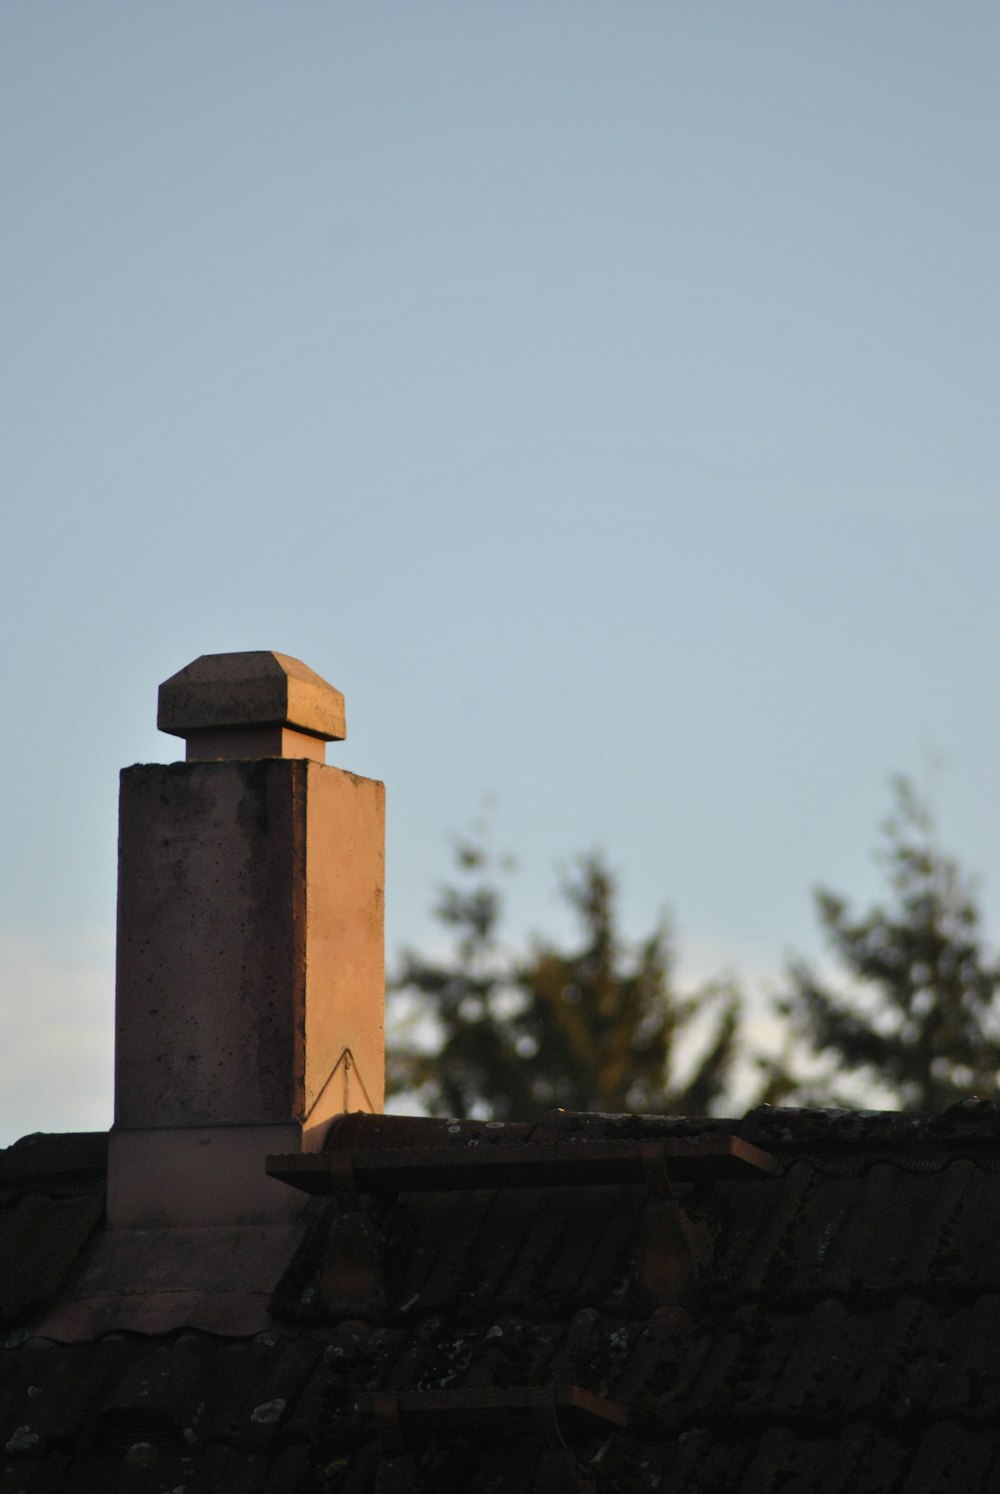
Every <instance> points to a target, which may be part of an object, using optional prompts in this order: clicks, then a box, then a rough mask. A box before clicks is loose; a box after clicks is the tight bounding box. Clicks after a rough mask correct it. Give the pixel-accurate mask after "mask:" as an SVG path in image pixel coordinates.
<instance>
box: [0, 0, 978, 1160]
mask: <svg viewBox="0 0 1000 1494" xmlns="http://www.w3.org/2000/svg"><path fill="white" fill-rule="evenodd" d="M998 64H1000V9H998V8H997V6H996V5H995V4H993V3H977V0H963V3H962V4H957V5H956V4H947V3H944V0H939V3H934V4H927V3H923V0H906V3H901V0H900V3H874V4H873V3H871V0H865V3H863V4H861V3H849V0H848V3H838V4H837V5H829V4H823V3H820V0H787V3H773V0H772V3H767V0H762V3H758V4H754V5H745V4H742V3H736V0H729V3H722V0H719V3H704V0H698V3H693V0H692V3H671V0H648V3H643V0H631V3H629V4H628V5H619V4H613V3H612V0H601V3H594V0H572V3H562V0H545V3H543V4H538V3H537V0H530V3H529V0H505V3H504V4H502V5H500V4H497V5H490V6H486V5H470V4H468V3H467V0H465V3H457V0H456V3H449V4H441V3H434V0H422V3H419V4H413V3H410V0H405V3H404V0H396V3H378V0H371V3H365V4H361V3H356V0H354V3H344V0H296V3H295V4H294V5H277V4H273V3H266V4H265V3H259V0H256V3H255V0H239V3H235V0H213V3H212V4H210V5H206V4H203V3H200V0H199V3H193V0H172V3H171V4H169V5H166V4H160V3H153V0H121V3H106V0H88V3H87V4H86V5H79V4H75V3H70V0H65V3H60V4H57V3H49V0H30V3H28V0H7V3H6V4H4V5H3V6H2V7H0V189H2V201H3V205H4V206H3V215H2V227H0V256H2V275H0V304H2V338H0V422H2V443H0V445H2V451H3V472H4V494H5V497H4V502H3V524H2V541H0V565H2V585H0V617H2V624H3V636H4V639H5V643H6V649H7V653H6V661H5V668H4V695H5V700H6V706H5V709H4V712H3V719H4V723H5V761H4V770H3V773H2V775H0V813H2V823H3V827H4V829H3V835H2V837H0V1004H2V1012H3V1022H4V1043H3V1044H2V1045H0V1046H2V1049H3V1053H2V1056H0V1141H3V1140H9V1139H11V1138H12V1137H13V1136H16V1135H18V1134H20V1133H21V1132H24V1131H29V1130H34V1129H58V1128H60V1127H73V1126H83V1125H106V1124H108V1122H109V1120H110V1103H111V1089H110V1083H111V1080H110V1051H111V1022H112V983H113V938H114V876H115V834H116V825H115V816H116V796H117V772H118V768H119V767H120V766H121V765H123V764H126V763H130V762H133V761H137V760H140V761H141V760H155V759H161V760H162V759H167V760H169V759H170V758H171V757H173V756H175V755H176V744H175V743H174V740H173V739H170V738H165V737H160V736H158V734H157V733H156V731H155V700H156V686H157V685H158V683H159V682H160V680H162V679H164V678H165V677H166V676H167V675H169V674H171V673H173V672H174V671H175V670H176V669H178V668H179V667H181V666H182V665H183V664H185V663H187V662H188V661H189V660H190V659H192V658H194V657H195V656H196V655H198V654H200V653H205V652H216V651H220V650H226V649H246V648H275V649H279V650H282V651H284V652H287V653H291V654H294V655H297V656H298V657H300V658H302V659H304V660H305V661H306V662H307V663H308V664H310V665H311V666H312V667H313V668H314V669H316V670H318V671H319V672H320V673H321V674H323V675H325V676H326V677H327V678H328V679H330V680H331V682H332V683H334V684H335V685H337V686H338V687H339V688H340V689H342V690H343V691H344V692H345V694H346V697H347V705H348V724H349V732H350V736H349V740H348V742H347V743H346V744H344V746H343V748H341V749H338V750H337V752H335V753H331V754H330V760H331V761H335V762H337V763H340V764H342V765H344V766H347V767H350V768H352V769H353V770H355V771H357V772H362V773H367V774H370V775H372V776H376V777H381V778H384V779H385V780H386V782H387V786H388V792H389V817H390V832H389V889H388V943H389V948H390V951H392V950H394V949H396V948H398V947H399V945H400V944H401V943H403V942H410V943H416V944H421V943H427V941H429V940H430V939H432V938H434V937H435V934H434V929H433V925H432V923H431V922H430V920H429V918H428V907H429V904H430V902H431V900H432V896H433V890H434V886H435V883H436V882H437V880H438V879H439V877H440V876H442V875H443V874H444V873H445V872H446V870H447V867H448V833H449V831H451V830H453V829H459V828H461V827H462V826H463V825H465V824H466V823H467V822H468V821H469V820H470V819H471V818H473V817H475V816H476V814H477V813H478V812H479V809H480V807H481V804H482V801H483V797H484V795H486V794H494V795H495V796H496V798H497V801H498V802H497V808H496V810H495V812H494V816H493V819H494V826H495V837H496V840H497V841H498V843H499V844H500V845H502V846H504V847H507V848H509V849H511V850H512V851H514V852H515V854H516V855H517V857H518V859H519V862H520V866H521V870H520V873H519V876H518V878H517V879H516V882H515V886H514V892H513V899H512V906H511V921H510V932H511V935H512V936H516V935H518V934H519V933H523V932H525V931H527V930H528V929H530V928H531V927H535V928H540V929H545V930H553V929H558V928H560V927H562V926H563V925H562V922H561V920H562V918H563V915H562V913H561V912H560V909H559V905H558V902H557V901H556V900H555V898H554V887H555V881H556V878H555V872H554V868H555V867H556V866H557V865H558V864H560V863H561V864H563V865H565V864H566V863H567V862H568V861H569V860H570V859H571V857H572V856H573V854H574V853H575V852H578V851H582V850H585V849H587V848H589V847H592V846H597V845H599V846H603V847H604V848H605V850H606V851H607V853H608V855H609V856H610V859H611V861H612V863H613V864H614V865H615V866H616V867H617V868H618V869H619V871H620V873H621V878H622V886H623V896H624V908H625V915H626V923H627V925H628V927H629V928H630V929H631V930H632V931H633V932H635V933H638V932H641V931H644V930H645V928H646V927H648V925H649V924H650V923H651V922H652V920H653V918H654V917H655V916H656V914H657V912H658V910H659V909H660V908H661V907H663V906H664V905H667V906H669V907H670V908H671V909H672V911H673V914H674V917H675V921H676V924H677V927H678V934H679V941H680V956H681V958H680V970H681V975H682V977H683V976H684V974H685V972H686V971H687V972H688V973H689V974H690V976H691V978H692V979H693V978H694V977H695V976H696V975H697V974H700V973H704V972H705V971H706V970H707V969H708V968H709V967H711V966H712V965H714V964H730V965H733V966H735V967H736V968H737V969H740V968H743V969H745V970H748V971H750V972H751V973H752V975H753V977H754V978H755V979H757V978H759V977H760V976H761V975H763V974H766V972H767V971H768V970H771V969H774V970H778V969H779V968H780V966H781V962H782V959H783V956H784V954H785V952H786V951H787V950H788V949H789V948H790V947H793V946H795V947H798V948H800V949H804V950H806V951H809V952H814V951H816V950H817V949H818V942H817V935H816V932H815V925H814V922H813V918H812V912H811V903H810V896H809V889H810V887H811V886H812V885H813V884H814V883H816V882H817V881H825V882H827V883H828V884H830V885H832V886H834V887H837V888H840V889H842V890H845V891H848V892H855V893H856V894H857V895H858V896H859V897H864V896H868V895H870V894H871V893H872V891H873V890H874V888H875V886H876V874H875V872H874V870H873V868H872V865H871V861H870V851H871V848H872V845H873V842H874V839H875V830H876V826H877V823H878V821H879V819H880V818H881V817H882V815H883V813H884V812H885V810H886V809H887V807H888V802H889V800H888V790H887V786H886V785H887V779H888V777H889V775H890V774H892V773H893V772H896V771H903V772H909V773H910V774H912V775H913V776H914V777H915V778H916V779H917V781H918V783H919V784H921V786H923V787H924V788H925V789H928V788H929V789H930V791H931V792H932V794H933V797H934V802H935V804H936V807H937V810H938V815H939V820H940V823H941V832H942V839H943V840H944V842H945V843H946V844H947V845H948V846H949V847H951V848H952V849H954V850H955V851H956V852H957V853H958V854H959V856H960V857H961V859H962V860H963V862H964V863H965V864H966V865H967V866H968V867H969V868H970V870H972V871H975V872H977V873H978V874H980V875H981V877H982V879H983V883H982V899H983V903H984V906H985V908H986V911H987V922H988V925H989V926H990V927H991V929H992V931H993V932H994V934H996V933H997V930H998V926H1000V918H998V916H997V894H998V888H1000V803H998V796H997V791H996V784H997V766H996V765H997V760H998V753H1000V680H998V668H997V665H998V651H997V632H998V623H1000V601H998V596H1000V587H998V583H997V556H998V540H1000V422H998V420H997V411H998V403H1000V402H998V394H1000V388H998V384H1000V380H998V370H1000V336H998V332H1000V317H998V309H1000V306H998V303H1000V291H998V283H1000V278H998V275H997V269H996V266H997V263H998V257H1000V232H998V230H1000V209H998V194H997V176H998V165H1000V90H998V88H997V76H998ZM939 760H940V762H941V764H942V765H941V766H939V767H936V768H933V769H932V768H931V767H929V764H933V763H935V762H938V761H939Z"/></svg>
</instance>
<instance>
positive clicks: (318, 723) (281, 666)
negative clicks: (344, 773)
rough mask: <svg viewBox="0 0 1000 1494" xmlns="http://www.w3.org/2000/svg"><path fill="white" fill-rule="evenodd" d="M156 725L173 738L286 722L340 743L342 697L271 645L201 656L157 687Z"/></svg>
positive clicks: (307, 732)
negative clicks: (235, 652)
mask: <svg viewBox="0 0 1000 1494" xmlns="http://www.w3.org/2000/svg"><path fill="white" fill-rule="evenodd" d="M156 724H157V726H158V727H159V729H160V731H164V732H169V733H170V734H171V735H172V736H175V737H189V736H193V735H196V734H198V733H199V732H211V731H219V730H226V729H231V728H239V727H255V726H285V727H289V728H291V729H292V730H294V731H299V732H305V733H306V734H307V735H309V736H312V737H319V738H320V739H321V740H322V741H324V742H331V741H333V742H341V741H343V739H344V737H345V736H346V735H347V727H346V725H345V720H344V697H343V695H341V693H340V691H339V690H335V689H334V688H333V686H332V685H328V684H327V682H326V680H324V679H321V677H320V676H319V675H318V674H316V672H315V671H314V670H312V669H310V668H309V666H308V665H307V664H303V663H302V662H301V660H299V659H293V658H291V656H290V655H289V654H279V653H275V652H274V651H273V650H272V649H256V650H253V651H251V652H249V653H241V654H202V655H201V657H200V658H197V659H195V660H194V661H193V663H191V664H187V665H186V666H185V667H184V668H183V669H179V670H178V671H177V673H176V674H172V675H171V676H170V678H169V679H168V680H164V682H163V684H162V685H161V686H160V693H159V708H158V710H157V714H156Z"/></svg>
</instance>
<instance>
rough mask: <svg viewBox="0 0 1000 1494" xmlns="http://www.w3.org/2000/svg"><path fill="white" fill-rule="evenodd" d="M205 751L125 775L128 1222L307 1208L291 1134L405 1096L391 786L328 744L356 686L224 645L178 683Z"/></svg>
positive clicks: (172, 683)
mask: <svg viewBox="0 0 1000 1494" xmlns="http://www.w3.org/2000/svg"><path fill="white" fill-rule="evenodd" d="M158 725H159V727H160V729H161V730H163V731H166V732H171V733H173V734H174V735H177V736H182V737H184V738H185V740H186V742H187V760H186V761H185V762H176V763H170V764H168V765H159V764H149V765H137V766H135V767H132V768H125V769H124V770H123V772H122V775H121V800H120V820H119V870H118V965H117V1004H116V1054H115V1124H114V1129H113V1131H112V1134H111V1149H110V1157H109V1177H108V1220H109V1224H110V1226H111V1227H112V1228H124V1229H127V1228H144V1227H154V1226H160V1227H170V1226H178V1227H180V1226H198V1225H233V1224H268V1223H280V1222H287V1221H288V1220H289V1219H290V1218H292V1217H294V1215H295V1213H296V1212H297V1210H298V1208H299V1207H300V1205H299V1203H298V1202H297V1200H296V1198H295V1196H294V1193H293V1190H291V1189H288V1188H285V1187H284V1186H283V1185H282V1184H280V1183H276V1182H274V1181H272V1180H271V1179H269V1178H268V1177H267V1176H266V1175H265V1173H264V1157H265V1154H267V1153H269V1152H282V1151H299V1150H303V1151H311V1150H317V1149H319V1147H320V1146H321V1145H322V1142H323V1137H324V1134H325V1130H326V1126H327V1124H328V1122H329V1121H330V1119H331V1118H332V1117H333V1116H334V1115H337V1114H340V1113H342V1112H344V1111H348V1110H370V1111H380V1110H381V1109H382V1103H383V1086H384V1047H383V1025H382V1017H383V1003H384V960H383V886H384V873H385V852H384V844H385V790H384V786H383V785H382V784H381V783H378V782H375V781H374V780H372V779H367V778H358V777H356V776H355V775H354V774H352V773H345V772H342V771H340V770H339V769H337V768H332V767H326V766H325V764H324V761H323V759H324V755H325V743H326V742H327V741H329V740H340V739H342V738H343V737H344V735H345V728H344V702H343V697H342V696H341V695H340V693H339V692H338V691H336V690H334V689H333V688H332V686H330V685H328V684H326V682H325V681H324V680H321V679H320V677H319V676H318V675H316V674H314V673H313V672H312V670H310V669H307V668H306V666H305V665H304V664H301V663H299V661H298V660H296V659H291V658H289V657H288V656H287V655H284V654H276V653H270V652H258V653H244V654H207V655H203V656H202V657H201V658H200V659H196V660H195V662H194V663H193V664H190V665H188V667H187V668H186V669H182V670H181V671H180V673H179V674H176V675H174V676H173V677H172V678H171V679H169V680H167V681H166V682H165V684H163V685H162V686H161V687H160V702H159V715H158Z"/></svg>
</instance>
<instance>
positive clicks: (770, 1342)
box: [0, 1102, 1000, 1494]
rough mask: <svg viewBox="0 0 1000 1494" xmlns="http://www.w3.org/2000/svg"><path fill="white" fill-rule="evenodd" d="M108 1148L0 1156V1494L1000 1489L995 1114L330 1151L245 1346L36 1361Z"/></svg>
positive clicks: (105, 1322)
mask: <svg viewBox="0 0 1000 1494" xmlns="http://www.w3.org/2000/svg"><path fill="white" fill-rule="evenodd" d="M105 1140H106V1138H104V1137H102V1136H98V1135H86V1136H66V1137H53V1136H37V1137H28V1138H25V1139H24V1140H23V1141H21V1142H19V1143H17V1144H16V1145H15V1146H14V1147H11V1148H10V1149H9V1150H8V1151H6V1152H5V1153H2V1154H0V1266H2V1269H0V1315H2V1319H3V1326H2V1335H0V1342H5V1345H6V1347H5V1349H4V1351H3V1352H0V1447H5V1449H6V1450H5V1453H4V1455H3V1457H2V1458H0V1494H15V1491H17V1490H23V1491H25V1494H41V1491H48V1490H59V1491H60V1494H84V1491H87V1494H89V1491H92V1490H93V1489H95V1488H100V1489H101V1490H102V1491H103V1490H108V1491H117V1490H122V1491H125V1490H128V1491H130V1494H131V1491H139V1494H142V1491H146V1490H149V1491H153V1490H155V1491H157V1494H159V1491H163V1490H168V1491H174V1494H177V1491H179V1490H184V1491H186V1494H196V1491H202V1490H204V1491H209V1490H211V1491H212V1494H218V1491H223V1494H224V1491H233V1494H236V1491H239V1494H248V1491H254V1490H262V1491H263V1490H268V1491H277V1494H283V1491H288V1494H293V1491H294V1494H321V1491H322V1494H368V1491H372V1490H376V1489H377V1490H378V1491H379V1494H388V1491H391V1490H400V1491H402V1490H407V1489H413V1490H418V1489H424V1488H426V1489H434V1490H449V1489H462V1490H469V1491H471V1494H476V1491H482V1494H485V1491H487V1490H489V1491H495V1494H501V1491H504V1490H509V1491H511V1494H513V1491H517V1494H521V1491H525V1490H527V1491H531V1490H537V1491H539V1494H546V1491H553V1494H555V1491H562V1490H577V1489H579V1490H588V1489H592V1490H594V1491H596V1494H600V1491H608V1494H626V1491H629V1494H630V1491H640V1490H642V1491H644V1490H650V1491H652V1490H656V1491H658V1494H695V1491H698V1494H715V1491H718V1494H767V1491H773V1494H777V1491H781V1494H807V1491H813V1494H820V1491H830V1494H833V1491H840V1490H843V1489H846V1488H850V1489H851V1490H852V1491H862V1494H863V1491H872V1494H875V1491H878V1494H886V1491H907V1494H911V1491H912V1494H918V1491H923V1494H931V1491H935V1490H949V1491H955V1490H974V1489H978V1488H986V1487H994V1486H995V1485H996V1483H997V1481H998V1478H1000V1416H998V1411H1000V1405H998V1401H1000V1258H998V1251H997V1246H996V1240H997V1236H998V1233H1000V1230H998V1225H1000V1106H998V1105H995V1104H992V1103H986V1102H982V1103H980V1102H972V1103H966V1104H964V1105H962V1106H959V1107H956V1108H955V1109H953V1110H951V1111H948V1112H946V1113H945V1114H944V1115H942V1116H939V1117H912V1116H900V1115H894V1114H853V1113H845V1112H830V1111H783V1110H773V1111H771V1110H757V1111H753V1112H751V1113H750V1114H749V1115H748V1116H746V1117H744V1118H743V1120H741V1121H716V1120H704V1119H683V1118H671V1117H655V1116H654V1117H649V1116H599V1115H570V1114H565V1113H562V1112H558V1113H556V1114H554V1115H551V1116H549V1117H546V1118H545V1120H543V1121H542V1122H539V1123H538V1124H536V1125H527V1124H526V1125H505V1126H501V1125H492V1126H491V1125H487V1124H484V1123H481V1122H470V1121H462V1122H459V1121H450V1122H449V1121H440V1120H426V1119H408V1118H398V1117H373V1116H348V1117H343V1118H342V1119H341V1120H339V1121H338V1122H335V1124H334V1126H333V1128H332V1131H331V1135H330V1138H329V1141H328V1147H327V1151H326V1153H324V1154H323V1155H321V1156H320V1157H318V1158H313V1159H307V1161H306V1162H305V1163H301V1162H298V1163H294V1164H289V1163H288V1161H287V1159H275V1160H273V1161H272V1163H271V1169H272V1171H274V1172H275V1173H276V1174H277V1175H279V1176H282V1175H290V1174H292V1173H295V1172H296V1170H298V1175H297V1176H296V1177H295V1178H294V1180H293V1181H294V1185H295V1186H298V1187H304V1188H305V1189H306V1190H307V1191H308V1192H310V1193H312V1194H313V1195H314V1196H312V1197H311V1198H310V1200H309V1202H308V1204H307V1206H306V1208H305V1212H304V1214H303V1216H302V1221H301V1224H300V1226H299V1228H298V1229H297V1230H296V1231H295V1232H294V1236H289V1238H288V1240H287V1245H286V1249H285V1251H284V1253H283V1255H282V1258H281V1260H280V1261H278V1262H277V1263H276V1264H275V1267H274V1272H273V1275H274V1282H273V1287H274V1290H273V1295H272V1296H271V1297H270V1300H269V1304H268V1312H267V1326H266V1327H265V1328H264V1329H263V1330H258V1331H253V1332H234V1331H216V1332H209V1331H206V1330H205V1329H203V1328H202V1329H199V1328H196V1327H191V1326H187V1325H182V1326H180V1327H175V1328H173V1329H172V1330H171V1331H169V1332H136V1331H130V1330H125V1331H123V1330H121V1329H116V1328H115V1327H114V1326H113V1314H111V1315H110V1316H108V1315H106V1316H105V1318H103V1319H102V1326H101V1328H100V1331H99V1332H96V1333H95V1334H94V1335H93V1336H92V1337H89V1338H88V1337H79V1338H78V1339H77V1341H74V1342H66V1343H60V1342H58V1341H57V1340H56V1338H55V1337H54V1336H53V1335H52V1333H51V1331H50V1332H45V1331H43V1330H44V1328H45V1324H46V1323H47V1322H48V1323H49V1324H50V1325H51V1323H52V1322H55V1321H58V1317H57V1316H56V1317H53V1311H54V1309H57V1308H58V1305H59V1303H60V1301H62V1300H64V1299H65V1298H66V1297H67V1295H68V1294H69V1295H72V1292H73V1290H74V1282H78V1281H79V1280H80V1279H81V1278H82V1277H83V1276H85V1274H86V1272H87V1271H88V1269H89V1268H90V1265H91V1263H92V1262H93V1260H94V1258H95V1253H99V1252H100V1250H101V1248H102V1241H105V1242H106V1234H107V1232H105V1231H103V1230H102V1222H101V1221H102V1187H103V1181H102V1165H103V1150H104V1144H105ZM262 1162H263V1159H262Z"/></svg>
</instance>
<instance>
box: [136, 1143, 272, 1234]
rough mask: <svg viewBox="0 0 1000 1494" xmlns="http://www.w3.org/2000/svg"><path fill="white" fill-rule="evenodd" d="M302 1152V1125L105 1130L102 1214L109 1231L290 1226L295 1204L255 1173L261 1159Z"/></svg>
mask: <svg viewBox="0 0 1000 1494" xmlns="http://www.w3.org/2000/svg"><path fill="white" fill-rule="evenodd" d="M285 1146H288V1147H290V1148H291V1149H292V1151H293V1152H297V1151H300V1150H301V1149H302V1128H301V1126H298V1125H296V1124H294V1123H292V1124H288V1125H284V1126H204V1127H197V1128H194V1127H176V1128H166V1127H161V1128H158V1129H148V1130H118V1129H117V1128H116V1129H115V1130H113V1131H112V1132H111V1136H110V1138H109V1146H108V1188H107V1219H108V1225H109V1227H110V1228H111V1229H167V1228H195V1229H207V1228H216V1227H220V1226H223V1225H236V1224H240V1225H243V1224H246V1225H250V1224H253V1225H259V1224H291V1223H293V1222H294V1221H295V1220H296V1219H297V1218H298V1216H299V1214H300V1213H301V1212H302V1202H301V1200H300V1199H297V1198H296V1197H295V1196H294V1194H293V1190H292V1189H291V1188H286V1187H284V1185H283V1184H281V1183H276V1182H274V1181H273V1180H272V1179H271V1178H268V1177H266V1176H265V1177H262V1172H263V1167H264V1158H265V1157H266V1156H268V1155H269V1154H270V1153H271V1152H274V1151H276V1150H278V1149H280V1148H282V1147H285Z"/></svg>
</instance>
